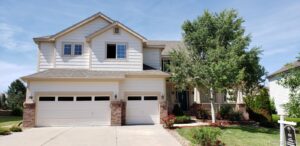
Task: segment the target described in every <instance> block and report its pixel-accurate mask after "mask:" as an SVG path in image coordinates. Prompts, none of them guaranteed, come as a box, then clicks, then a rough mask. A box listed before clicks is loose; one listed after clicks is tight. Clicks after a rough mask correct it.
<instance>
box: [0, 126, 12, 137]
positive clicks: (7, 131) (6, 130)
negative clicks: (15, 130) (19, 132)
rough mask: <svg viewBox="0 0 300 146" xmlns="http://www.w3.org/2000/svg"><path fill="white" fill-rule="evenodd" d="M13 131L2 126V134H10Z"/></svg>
mask: <svg viewBox="0 0 300 146" xmlns="http://www.w3.org/2000/svg"><path fill="white" fill-rule="evenodd" d="M10 133H11V132H10V131H9V130H8V129H7V128H2V127H0V135H9V134H10Z"/></svg>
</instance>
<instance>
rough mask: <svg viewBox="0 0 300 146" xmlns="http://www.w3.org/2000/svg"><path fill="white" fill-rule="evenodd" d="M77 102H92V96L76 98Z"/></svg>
mask: <svg viewBox="0 0 300 146" xmlns="http://www.w3.org/2000/svg"><path fill="white" fill-rule="evenodd" d="M76 101H92V97H90V96H81V97H76Z"/></svg>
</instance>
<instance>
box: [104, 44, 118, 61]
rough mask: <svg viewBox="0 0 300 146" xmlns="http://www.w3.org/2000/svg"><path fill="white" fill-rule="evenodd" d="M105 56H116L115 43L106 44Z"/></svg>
mask: <svg viewBox="0 0 300 146" xmlns="http://www.w3.org/2000/svg"><path fill="white" fill-rule="evenodd" d="M106 48H107V50H106V52H107V54H106V55H107V58H113V59H115V58H116V44H107V47H106Z"/></svg>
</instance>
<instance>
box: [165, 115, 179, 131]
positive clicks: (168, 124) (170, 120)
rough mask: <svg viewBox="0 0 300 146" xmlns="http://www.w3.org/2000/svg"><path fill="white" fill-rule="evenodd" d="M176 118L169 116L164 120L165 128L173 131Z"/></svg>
mask: <svg viewBox="0 0 300 146" xmlns="http://www.w3.org/2000/svg"><path fill="white" fill-rule="evenodd" d="M175 120H176V117H175V116H174V115H168V116H166V117H164V118H162V121H163V125H164V127H165V128H168V129H171V128H173V125H174V123H175Z"/></svg>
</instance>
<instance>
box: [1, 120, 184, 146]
mask: <svg viewBox="0 0 300 146" xmlns="http://www.w3.org/2000/svg"><path fill="white" fill-rule="evenodd" d="M0 146H180V144H179V142H177V140H176V139H175V138H174V137H173V136H172V135H170V134H169V133H168V132H167V131H166V130H164V129H163V128H162V127H161V126H160V125H155V126H153V125H146V126H145V125H142V126H120V127H111V126H102V127H43V128H32V129H27V130H25V131H24V132H21V133H13V134H12V135H8V136H0Z"/></svg>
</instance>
